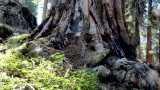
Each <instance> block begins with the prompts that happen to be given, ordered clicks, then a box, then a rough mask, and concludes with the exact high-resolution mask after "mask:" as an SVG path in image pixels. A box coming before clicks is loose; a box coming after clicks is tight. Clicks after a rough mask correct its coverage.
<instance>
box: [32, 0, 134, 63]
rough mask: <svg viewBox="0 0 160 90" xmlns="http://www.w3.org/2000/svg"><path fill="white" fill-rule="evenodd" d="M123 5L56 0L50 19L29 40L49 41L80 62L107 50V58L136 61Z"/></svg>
mask: <svg viewBox="0 0 160 90" xmlns="http://www.w3.org/2000/svg"><path fill="white" fill-rule="evenodd" d="M122 3H124V1H123V2H122V1H121V0H55V5H54V6H53V7H52V10H51V11H50V13H49V15H48V16H47V18H46V19H45V20H44V21H43V22H42V23H41V25H39V26H38V27H37V28H36V29H35V30H34V31H33V32H32V34H31V36H30V38H31V39H38V38H40V37H49V40H50V41H51V42H52V43H53V44H52V46H53V47H54V48H55V49H60V50H64V51H66V50H67V49H69V50H70V49H74V50H73V53H75V52H77V53H79V55H80V58H87V57H88V56H89V55H90V54H91V53H93V52H96V51H97V50H102V49H103V48H108V49H110V53H109V55H106V58H107V57H109V56H117V57H127V58H128V59H130V60H135V59H136V51H135V48H134V47H133V46H132V45H131V43H130V40H129V37H128V35H127V33H126V28H125V23H124V22H125V21H124V20H125V19H124V12H123V11H124V6H122V5H124V4H122ZM71 51H72V50H70V52H69V51H68V52H66V54H69V53H71ZM72 57H73V55H72Z"/></svg>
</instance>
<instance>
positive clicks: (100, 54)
mask: <svg viewBox="0 0 160 90" xmlns="http://www.w3.org/2000/svg"><path fill="white" fill-rule="evenodd" d="M109 52H110V50H109V49H105V48H104V49H102V50H98V51H96V52H94V53H93V54H92V55H91V56H90V57H89V58H88V60H87V63H86V65H87V66H88V67H94V66H95V65H97V64H98V63H100V62H101V61H102V59H104V58H105V56H106V55H107V54H108V53H109Z"/></svg>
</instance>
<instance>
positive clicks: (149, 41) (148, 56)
mask: <svg viewBox="0 0 160 90" xmlns="http://www.w3.org/2000/svg"><path fill="white" fill-rule="evenodd" d="M151 20H152V0H149V2H148V27H147V53H146V61H147V63H152V62H153V61H152V54H153V53H152V31H151V29H152V26H151V24H152V23H151Z"/></svg>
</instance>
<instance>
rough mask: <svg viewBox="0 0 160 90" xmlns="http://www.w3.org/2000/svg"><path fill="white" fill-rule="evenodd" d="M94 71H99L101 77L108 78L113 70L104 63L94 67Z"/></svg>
mask: <svg viewBox="0 0 160 90" xmlns="http://www.w3.org/2000/svg"><path fill="white" fill-rule="evenodd" d="M93 71H94V72H97V73H98V76H99V78H107V77H108V76H109V75H110V73H111V71H110V70H109V69H107V68H106V67H104V66H103V65H101V66H98V67H95V68H93Z"/></svg>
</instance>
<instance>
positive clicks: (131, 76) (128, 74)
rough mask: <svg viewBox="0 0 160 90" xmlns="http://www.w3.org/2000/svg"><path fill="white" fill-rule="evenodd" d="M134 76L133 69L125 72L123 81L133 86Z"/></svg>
mask: <svg viewBox="0 0 160 90" xmlns="http://www.w3.org/2000/svg"><path fill="white" fill-rule="evenodd" d="M135 74H136V72H135V70H134V69H132V70H129V71H128V72H126V76H125V79H124V81H126V82H132V83H134V84H135V83H136V82H137V79H136V77H135Z"/></svg>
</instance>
